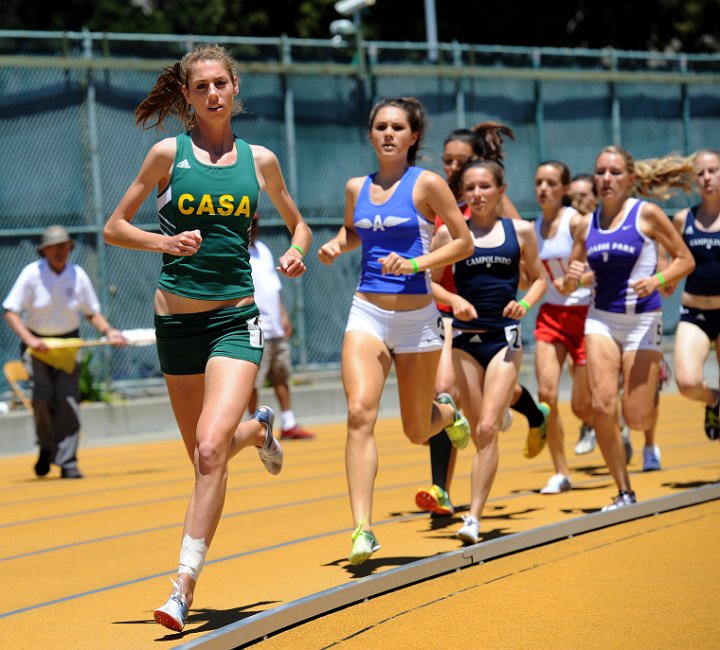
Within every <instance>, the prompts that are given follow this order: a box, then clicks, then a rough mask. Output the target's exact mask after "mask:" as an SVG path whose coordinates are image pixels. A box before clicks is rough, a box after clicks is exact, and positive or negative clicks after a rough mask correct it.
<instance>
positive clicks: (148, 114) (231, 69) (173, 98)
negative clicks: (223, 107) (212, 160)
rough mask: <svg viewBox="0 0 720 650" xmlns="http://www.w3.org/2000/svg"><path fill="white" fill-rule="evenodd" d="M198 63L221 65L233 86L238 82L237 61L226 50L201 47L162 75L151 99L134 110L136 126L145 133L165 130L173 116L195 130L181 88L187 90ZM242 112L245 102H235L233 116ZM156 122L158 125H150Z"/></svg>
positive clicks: (151, 92)
mask: <svg viewBox="0 0 720 650" xmlns="http://www.w3.org/2000/svg"><path fill="white" fill-rule="evenodd" d="M199 61H218V62H220V63H221V64H222V65H223V66H224V67H225V69H226V70H227V72H228V74H229V75H230V79H231V80H232V81H233V82H234V81H235V79H236V78H237V70H236V64H235V60H234V59H233V58H232V56H230V54H229V53H228V51H227V50H226V49H225V48H223V47H221V46H220V45H214V44H210V45H198V46H197V47H196V48H195V49H193V50H191V51H190V52H188V53H187V54H186V55H185V56H183V58H182V59H180V60H179V61H176V62H175V63H174V64H173V65H172V66H170V67H168V68H165V69H164V70H163V71H162V73H161V74H160V76H159V77H158V78H157V80H156V81H155V85H154V86H153V88H152V90H151V91H150V92H149V93H148V96H147V97H146V98H145V99H144V100H143V101H142V102H141V103H140V105H139V106H138V107H137V108H136V109H135V124H137V125H138V126H142V128H143V129H152V128H153V127H156V126H157V127H159V128H162V124H163V122H164V121H165V119H166V118H167V117H168V115H173V116H175V117H177V118H178V119H179V120H180V121H181V122H182V124H183V126H184V127H185V129H186V130H190V129H191V128H192V127H193V126H195V114H194V113H193V112H192V111H191V110H190V107H189V105H188V103H187V102H186V101H185V97H184V96H183V93H182V87H183V86H185V87H186V88H187V87H188V85H189V84H188V81H189V79H190V75H191V74H192V71H193V69H194V67H195V65H196V64H197V63H198V62H199ZM242 110H243V107H242V102H240V101H239V100H237V99H235V100H233V107H232V115H237V114H238V113H241V112H242ZM155 116H157V117H155ZM153 119H155V121H154V122H153V123H152V124H150V125H148V122H150V121H152V120H153Z"/></svg>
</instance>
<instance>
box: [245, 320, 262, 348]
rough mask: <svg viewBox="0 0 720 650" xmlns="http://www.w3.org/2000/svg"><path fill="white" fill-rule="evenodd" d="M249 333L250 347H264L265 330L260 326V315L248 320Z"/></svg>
mask: <svg viewBox="0 0 720 650" xmlns="http://www.w3.org/2000/svg"><path fill="white" fill-rule="evenodd" d="M247 327H248V334H249V336H250V347H251V348H264V347H265V340H264V338H263V331H262V329H261V327H260V316H253V318H251V319H250V320H248V322H247Z"/></svg>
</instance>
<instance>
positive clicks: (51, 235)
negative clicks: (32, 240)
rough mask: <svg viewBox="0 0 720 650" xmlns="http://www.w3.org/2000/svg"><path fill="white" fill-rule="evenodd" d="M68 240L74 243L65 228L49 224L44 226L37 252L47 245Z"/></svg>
mask: <svg viewBox="0 0 720 650" xmlns="http://www.w3.org/2000/svg"><path fill="white" fill-rule="evenodd" d="M66 242H70V243H71V244H74V242H73V240H72V239H71V237H70V233H69V232H68V231H67V230H65V228H63V227H62V226H50V227H49V228H46V229H45V231H44V232H43V234H42V236H41V237H40V244H39V245H38V247H37V250H38V253H41V252H42V251H43V249H45V248H47V247H48V246H54V245H55V244H64V243H66Z"/></svg>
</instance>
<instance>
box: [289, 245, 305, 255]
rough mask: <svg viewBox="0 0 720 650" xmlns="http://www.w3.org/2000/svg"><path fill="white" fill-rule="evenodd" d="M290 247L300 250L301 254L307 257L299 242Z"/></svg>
mask: <svg viewBox="0 0 720 650" xmlns="http://www.w3.org/2000/svg"><path fill="white" fill-rule="evenodd" d="M290 248H294V249H295V250H298V251H300V255H302V256H303V257H305V251H304V250H303V249H302V248H300V246H298V245H297V244H291V245H290Z"/></svg>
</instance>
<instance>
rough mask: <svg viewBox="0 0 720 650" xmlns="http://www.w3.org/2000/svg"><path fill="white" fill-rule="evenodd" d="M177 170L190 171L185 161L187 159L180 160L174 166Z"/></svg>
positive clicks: (188, 164)
mask: <svg viewBox="0 0 720 650" xmlns="http://www.w3.org/2000/svg"><path fill="white" fill-rule="evenodd" d="M175 167H177V168H178V169H190V163H189V162H188V161H187V158H184V159H183V160H181V161H180V162H179V163H178V164H177V165H175Z"/></svg>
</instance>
